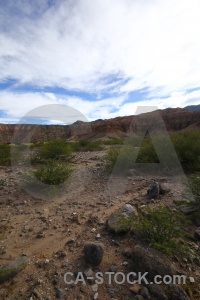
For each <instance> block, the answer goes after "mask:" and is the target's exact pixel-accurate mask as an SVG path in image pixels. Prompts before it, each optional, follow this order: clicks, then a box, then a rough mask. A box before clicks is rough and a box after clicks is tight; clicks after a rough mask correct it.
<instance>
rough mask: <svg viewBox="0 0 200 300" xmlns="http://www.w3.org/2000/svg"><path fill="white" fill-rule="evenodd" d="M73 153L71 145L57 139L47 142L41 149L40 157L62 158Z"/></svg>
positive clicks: (38, 155)
mask: <svg viewBox="0 0 200 300" xmlns="http://www.w3.org/2000/svg"><path fill="white" fill-rule="evenodd" d="M71 153H72V149H71V147H70V146H69V145H68V144H67V143H66V142H65V141H62V140H55V141H50V142H47V143H45V144H44V145H43V146H42V147H41V148H40V150H39V152H38V154H37V157H38V159H39V160H40V159H42V160H44V159H60V158H61V157H62V156H63V157H66V158H67V157H70V155H71Z"/></svg>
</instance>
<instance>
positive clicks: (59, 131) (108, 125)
mask: <svg viewBox="0 0 200 300" xmlns="http://www.w3.org/2000/svg"><path fill="white" fill-rule="evenodd" d="M185 128H200V111H188V110H185V109H182V108H167V109H163V110H157V111H153V112H149V113H143V114H140V115H133V116H125V117H117V118H113V119H108V120H101V119H100V120H96V121H93V122H80V121H76V122H75V123H74V124H72V125H29V124H26V125H23V124H20V125H19V124H16V125H15V124H0V142H1V143H11V142H14V143H23V142H24V143H25V142H26V143H27V142H44V141H49V140H53V139H65V140H80V139H99V138H122V137H125V136H127V135H131V136H135V135H141V134H144V132H146V131H147V130H148V131H150V132H152V133H156V132H159V131H162V130H163V129H164V130H165V129H166V130H167V131H170V132H171V131H178V130H182V129H185Z"/></svg>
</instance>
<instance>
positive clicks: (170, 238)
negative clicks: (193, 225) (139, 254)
mask: <svg viewBox="0 0 200 300" xmlns="http://www.w3.org/2000/svg"><path fill="white" fill-rule="evenodd" d="M188 224H189V222H188V221H187V220H186V218H185V217H184V216H183V214H181V213H180V212H178V211H171V210H169V209H167V208H166V207H164V206H160V207H158V208H156V209H154V210H152V209H150V208H149V207H148V208H146V211H145V213H144V212H141V211H139V217H138V219H137V220H136V221H134V229H135V231H136V233H137V234H138V236H139V237H140V238H141V239H142V240H143V241H145V242H146V243H147V244H149V245H150V246H152V247H154V248H156V249H158V250H161V251H163V252H166V253H168V254H172V253H174V252H175V251H177V250H179V251H182V250H185V249H184V246H183V244H182V242H181V240H179V239H180V238H181V237H183V236H184V235H185V233H184V232H185V227H186V226H187V225H188Z"/></svg>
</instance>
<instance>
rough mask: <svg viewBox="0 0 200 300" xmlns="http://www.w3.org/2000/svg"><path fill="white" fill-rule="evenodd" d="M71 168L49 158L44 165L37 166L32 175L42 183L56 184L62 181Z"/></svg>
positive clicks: (67, 175)
mask: <svg viewBox="0 0 200 300" xmlns="http://www.w3.org/2000/svg"><path fill="white" fill-rule="evenodd" d="M70 173H71V169H70V168H69V166H67V165H63V164H60V163H58V162H57V161H53V160H49V161H48V162H47V163H46V164H45V165H42V166H39V167H38V168H37V169H36V170H35V171H34V175H35V176H36V177H37V178H38V179H39V180H40V181H41V182H43V183H45V184H49V185H58V184H61V183H63V182H64V181H65V180H66V179H67V178H68V177H69V175H70Z"/></svg>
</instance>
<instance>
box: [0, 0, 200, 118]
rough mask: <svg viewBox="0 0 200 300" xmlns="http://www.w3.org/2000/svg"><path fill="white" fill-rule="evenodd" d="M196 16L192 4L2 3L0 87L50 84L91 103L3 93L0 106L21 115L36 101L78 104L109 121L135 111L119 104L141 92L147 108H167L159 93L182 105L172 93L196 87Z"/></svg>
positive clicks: (197, 7)
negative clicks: (12, 83) (144, 92)
mask: <svg viewBox="0 0 200 300" xmlns="http://www.w3.org/2000/svg"><path fill="white" fill-rule="evenodd" d="M199 12H200V2H199V1H198V0H190V1H189V0H184V1H180V0H176V1H172V0H168V1H160V0H152V1H144V0H142V1H137V0H135V1H132V0H95V1H93V0H84V1H82V0H73V1H72V0H59V1H49V0H35V1H25V0H16V1H15V2H13V1H11V0H7V1H5V2H4V1H3V3H2V9H1V11H0V44H1V47H0V82H4V81H6V80H8V79H15V80H16V81H17V83H16V85H19V86H20V85H25V84H32V85H35V86H38V87H45V86H58V87H60V88H65V89H68V90H71V91H73V90H74V91H83V92H88V93H94V94H95V95H96V99H98V100H99V101H96V102H95V103H93V102H87V101H86V100H85V101H84V100H82V99H78V98H76V97H71V98H69V97H67V96H66V97H64V98H62V97H61V100H59V99H60V95H53V94H51V93H50V94H46V93H42V92H40V93H32V92H31V91H30V93H29V95H27V93H21V94H20V93H19V94H14V95H13V91H12V90H8V89H7V90H6V91H4V93H5V94H2V93H1V95H0V104H1V106H2V107H1V109H3V107H6V109H7V112H8V115H12V116H21V115H22V114H23V113H24V112H25V111H27V110H28V109H29V108H31V107H32V106H34V107H35V106H36V105H38V103H40V102H41V103H42V104H44V103H45V104H46V103H58V102H62V103H66V104H68V103H73V105H74V106H76V105H79V104H80V103H83V102H84V105H82V106H83V110H84V112H85V113H86V114H87V115H88V116H89V118H91V119H94V118H98V117H99V118H101V117H103V116H104V117H107V116H110V117H111V116H114V115H115V114H116V113H113V112H112V110H118V114H122V113H123V112H124V113H126V112H127V111H128V109H127V108H128V107H136V105H137V104H135V103H126V104H124V105H123V107H122V103H124V100H125V99H127V97H128V95H129V93H130V92H132V91H134V90H138V89H144V88H148V89H149V95H148V99H146V100H145V102H143V103H150V102H149V101H150V98H151V104H150V105H157V104H159V107H165V105H167V106H169V104H170V102H166V101H165V100H163V99H162V96H165V97H166V98H169V99H173V101H174V100H176V101H177V104H176V106H179V104H180V106H182V105H183V103H184V101H185V99H186V98H185V97H184V96H180V95H184V93H186V94H187V90H188V89H193V88H197V87H200V81H199V78H200V43H199V38H198V37H199V36H200V19H199ZM105 93H107V94H108V97H107V100H106V99H105ZM176 93H180V94H178V95H179V96H178V97H177V96H174V95H177V94H176ZM114 95H115V97H116V103H113V102H114ZM116 95H117V96H116ZM12 96H13V97H14V99H11V97H12ZM7 97H8V98H9V100H8V101H10V102H9V103H8V104H7V103H5V101H7V100H6V99H8V98H7ZM26 97H27V99H26V100H25V98H26ZM96 99H95V100H96ZM195 99H196V98H195ZM130 100H131V99H130ZM137 100H138V101H140V99H136V100H134V102H135V101H137ZM81 101H82V102H81ZM173 101H172V103H171V104H172V105H174V102H173ZM195 101H196V100H195ZM30 102H31V103H33V104H34V105H32V104H30ZM87 103H88V104H87ZM89 106H90V107H89ZM90 108H91V109H90ZM92 109H93V111H92ZM14 111H15V112H14Z"/></svg>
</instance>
